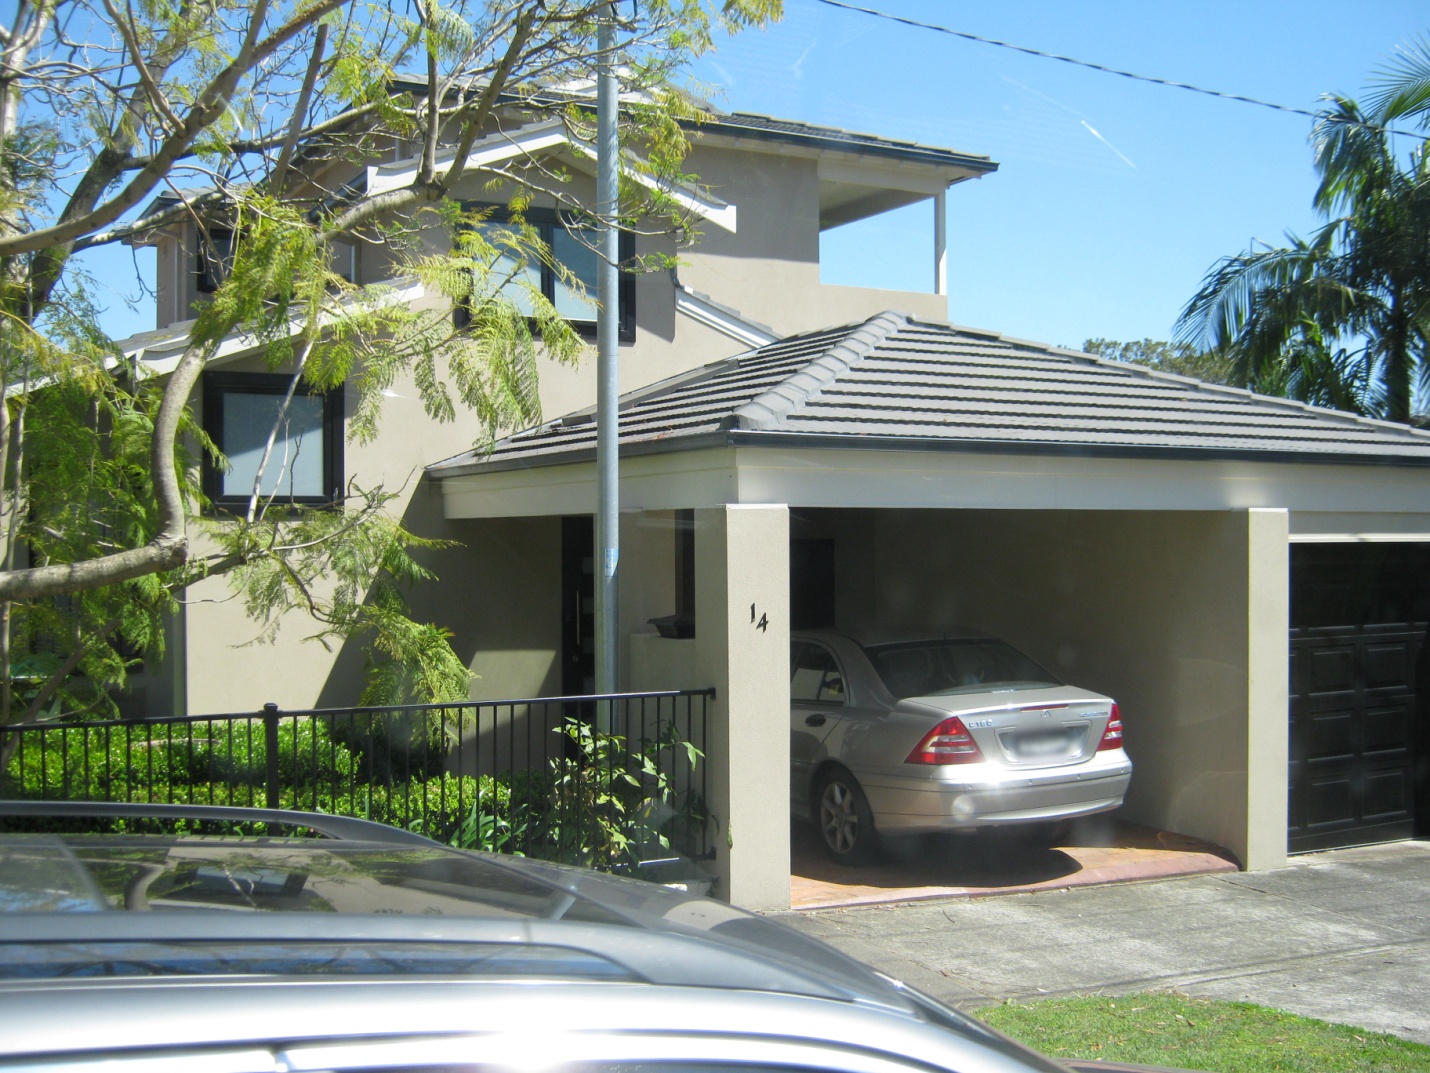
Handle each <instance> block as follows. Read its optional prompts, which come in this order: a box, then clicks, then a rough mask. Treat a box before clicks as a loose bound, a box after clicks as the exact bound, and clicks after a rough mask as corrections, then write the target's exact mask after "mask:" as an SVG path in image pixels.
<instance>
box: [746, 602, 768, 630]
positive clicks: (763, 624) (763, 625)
mask: <svg viewBox="0 0 1430 1073" xmlns="http://www.w3.org/2000/svg"><path fill="white" fill-rule="evenodd" d="M750 624H751V625H752V626H754V627H755V629H757V630H759V631H760V632H761V633H764V632H766V631H767V630H768V629H769V627H770V616H769V615H767V614H765V613H764V612H763V611H761V612H760V621H758V622H756V621H755V605H754V604H751V605H750Z"/></svg>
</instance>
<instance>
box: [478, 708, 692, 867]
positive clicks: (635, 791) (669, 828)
mask: <svg viewBox="0 0 1430 1073" xmlns="http://www.w3.org/2000/svg"><path fill="white" fill-rule="evenodd" d="M559 733H560V734H561V735H562V736H563V737H564V738H565V740H566V741H567V742H568V743H569V745H570V748H569V749H568V750H566V751H564V752H563V753H562V754H561V755H559V756H556V757H553V758H552V759H551V760H550V761H548V763H547V767H546V770H545V771H539V770H538V771H521V772H515V773H511V774H506V775H501V776H498V777H497V778H496V779H494V780H491V781H490V782H487V780H485V779H484V780H483V784H482V788H481V796H480V797H479V798H478V799H477V800H476V801H475V802H474V804H473V806H472V809H471V811H470V812H469V813H468V815H467V816H466V818H465V819H464V820H463V822H462V824H461V826H460V828H459V829H458V830H457V832H456V834H455V835H454V837H453V844H454V845H458V846H462V847H464V848H470V849H490V850H497V851H510V850H512V849H519V850H520V851H521V852H523V853H525V854H527V855H529V856H533V857H541V858H544V859H547V860H555V861H563V862H565V863H568V864H581V865H585V866H587V867H590V868H598V869H601V870H603V871H626V870H631V869H633V868H634V867H635V866H636V865H637V864H639V863H640V862H641V861H642V860H645V859H648V858H651V857H663V856H669V855H670V854H671V853H672V852H674V853H681V854H685V855H691V854H693V853H694V852H695V849H696V845H697V844H698V842H699V841H700V836H701V835H703V833H704V831H705V827H706V824H707V820H708V817H707V814H706V812H705V806H704V802H703V801H701V800H700V797H699V795H698V794H697V793H695V792H694V790H693V789H691V788H690V787H689V785H688V783H689V775H690V773H691V772H692V771H694V769H695V766H696V764H697V763H698V762H699V761H700V760H701V759H703V754H702V753H701V752H700V750H699V749H697V748H696V747H695V746H694V745H693V744H692V743H690V742H688V741H685V740H684V739H682V738H681V737H680V735H679V732H678V730H677V729H676V727H675V725H674V724H673V723H670V722H666V723H663V724H662V725H661V726H660V727H658V728H657V729H656V731H655V733H654V734H653V735H652V736H650V737H646V738H641V739H639V740H637V741H630V740H629V739H628V737H627V736H626V735H622V734H615V733H611V732H609V731H605V730H601V729H599V728H598V727H595V726H592V725H591V724H590V723H588V722H585V721H583V720H581V719H577V718H574V717H573V718H568V719H567V720H566V722H565V724H564V725H563V726H562V727H561V728H559ZM662 753H665V754H666V755H665V756H664V757H662V756H661V754H662ZM662 760H664V762H662Z"/></svg>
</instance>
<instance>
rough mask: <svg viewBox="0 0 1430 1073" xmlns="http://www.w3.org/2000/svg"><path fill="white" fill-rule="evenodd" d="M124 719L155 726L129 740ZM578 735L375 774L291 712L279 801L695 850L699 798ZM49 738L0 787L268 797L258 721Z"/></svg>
mask: <svg viewBox="0 0 1430 1073" xmlns="http://www.w3.org/2000/svg"><path fill="white" fill-rule="evenodd" d="M344 729H346V728H344ZM126 730H127V731H135V730H145V731H150V732H152V734H153V737H152V738H148V739H145V740H137V735H136V736H135V738H126V737H125V733H124V732H125V731H126ZM568 733H569V735H570V736H571V738H572V740H573V742H574V743H575V744H577V745H578V746H580V748H581V752H582V754H583V755H584V756H586V757H587V758H588V759H587V761H585V762H577V761H574V760H570V759H566V758H555V759H552V760H551V761H549V762H548V764H547V766H546V767H545V768H541V769H535V770H523V771H515V772H507V773H503V774H502V775H500V776H496V777H493V776H489V775H484V776H481V777H473V776H452V775H442V774H429V773H428V772H429V771H430V765H429V763H428V759H429V758H428V757H427V756H426V754H425V750H423V751H422V752H421V753H419V755H418V759H419V760H420V761H421V762H420V763H419V764H416V765H412V766H413V767H415V768H416V769H417V773H416V774H414V776H413V777H405V778H387V779H373V778H372V777H371V775H370V774H369V773H370V772H371V770H372V768H373V766H374V765H372V764H369V763H368V762H367V757H366V756H365V755H364V754H363V753H360V752H359V751H357V750H356V749H355V748H353V747H352V745H351V744H349V743H350V742H351V741H352V739H351V738H350V737H349V735H348V734H346V733H343V731H342V730H340V731H339V734H338V737H342V738H346V739H347V741H348V742H349V743H345V742H344V741H342V740H335V736H334V734H333V733H332V732H331V730H330V727H329V726H328V724H327V723H326V722H325V721H323V720H320V719H301V720H294V719H285V720H283V721H281V722H280V723H279V727H278V782H279V797H278V802H277V805H278V807H279V808H285V809H299V810H308V811H316V812H325V813H329V814H331V815H341V816H356V817H360V818H363V819H370V820H374V821H376V822H378V823H384V824H388V825H390V826H393V827H400V828H403V829H406V830H411V831H416V832H419V833H421V834H425V835H427V836H428V837H431V838H435V839H437V840H438V841H442V842H448V843H451V844H453V845H457V846H460V847H462V848H466V849H484V850H491V851H495V852H506V853H522V854H527V855H531V856H538V857H543V858H546V859H550V860H560V861H568V862H573V863H581V864H587V865H593V866H595V867H600V868H618V869H619V868H625V867H628V866H629V865H630V864H631V863H632V862H634V861H636V860H639V859H641V858H642V857H648V856H651V855H652V853H651V851H652V850H654V849H659V850H662V851H665V850H668V849H669V848H670V847H671V846H672V840H673V842H674V845H675V847H676V848H677V849H682V850H685V851H686V852H689V851H691V850H692V849H693V847H692V846H690V845H688V844H686V843H688V842H689V841H690V840H689V838H688V837H687V838H685V839H682V836H683V835H686V836H688V834H689V832H690V830H691V823H692V818H693V819H694V821H695V822H696V823H697V824H698V826H699V827H700V829H702V830H703V826H704V813H703V810H702V809H701V806H700V804H699V802H695V801H677V800H676V796H677V795H675V794H674V793H673V791H672V790H671V787H670V784H669V780H668V779H667V778H666V777H665V776H661V775H659V774H658V773H657V772H655V769H654V765H653V762H652V761H651V760H650V759H649V758H648V756H647V755H646V754H645V753H643V752H636V753H634V754H630V755H627V754H625V753H624V752H623V750H624V742H623V740H622V739H620V738H618V737H616V736H613V735H608V734H603V733H599V732H596V731H593V730H591V729H590V728H586V727H577V728H574V729H572V730H570V731H568ZM61 736H62V737H61ZM61 741H62V742H63V747H61ZM45 744H46V747H45V749H44V750H43V751H41V750H40V749H39V748H38V747H37V746H38V742H35V741H33V740H29V741H27V742H26V748H25V749H24V750H20V751H17V752H16V753H15V755H14V756H13V757H12V758H11V761H10V763H9V764H8V765H7V767H6V770H5V771H4V772H3V774H0V796H4V797H19V798H26V799H31V800H45V799H48V800H65V799H67V800H89V801H126V802H141V803H143V802H155V803H174V804H203V805H208V804H213V805H238V806H245V807H254V806H256V807H264V806H266V805H267V804H268V801H267V793H266V785H267V746H266V741H265V738H264V728H263V724H262V723H261V722H258V721H255V722H252V723H244V722H228V721H213V722H208V721H202V722H195V723H189V724H159V723H156V724H153V725H152V726H140V727H127V728H126V727H105V726H103V725H86V724H73V725H63V726H61V725H56V726H55V727H54V728H53V729H51V730H48V731H47V732H46V743H45ZM644 744H645V743H643V745H644ZM383 753H384V757H386V759H384V761H383V762H382V763H381V764H380V765H377V766H378V767H379V768H380V769H384V770H388V771H391V770H393V769H394V768H397V769H398V770H404V769H406V768H407V765H406V764H405V763H404V764H401V765H397V764H393V763H391V762H390V758H391V757H392V756H393V755H397V756H399V757H401V756H402V751H401V750H393V749H391V747H390V745H388V746H387V747H386V748H385V749H384V750H383ZM694 755H698V754H694ZM618 757H619V759H618ZM110 826H111V827H113V828H119V829H126V828H127V827H132V826H133V825H132V824H130V825H126V824H125V823H124V822H123V821H116V822H114V823H112V824H110ZM653 855H655V856H663V855H665V853H664V852H656V853H654V854H653Z"/></svg>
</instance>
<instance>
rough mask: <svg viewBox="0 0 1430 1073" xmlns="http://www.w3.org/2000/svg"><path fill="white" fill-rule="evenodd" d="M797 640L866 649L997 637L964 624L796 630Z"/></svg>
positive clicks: (794, 635)
mask: <svg viewBox="0 0 1430 1073" xmlns="http://www.w3.org/2000/svg"><path fill="white" fill-rule="evenodd" d="M790 636H791V637H792V638H793V639H795V640H804V639H808V640H816V641H825V642H831V641H832V642H836V643H837V642H838V641H839V640H846V641H853V642H855V643H856V644H858V645H860V646H862V647H864V648H875V647H877V646H879V645H893V644H918V643H919V642H921V641H996V640H998V638H996V637H994V636H993V635H992V634H989V633H984V632H982V631H980V630H974V629H969V628H967V627H964V626H915V627H905V628H900V629H861V630H854V631H850V632H847V633H846V632H842V631H839V630H795V631H794V632H793V633H791V635H790Z"/></svg>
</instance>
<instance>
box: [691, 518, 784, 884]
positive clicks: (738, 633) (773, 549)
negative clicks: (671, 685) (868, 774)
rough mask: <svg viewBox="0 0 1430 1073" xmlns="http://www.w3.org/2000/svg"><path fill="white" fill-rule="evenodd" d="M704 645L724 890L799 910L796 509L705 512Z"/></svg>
mask: <svg viewBox="0 0 1430 1073" xmlns="http://www.w3.org/2000/svg"><path fill="white" fill-rule="evenodd" d="M695 644H696V652H697V657H696V658H697V662H698V667H699V681H700V683H701V684H709V685H713V686H714V687H715V689H716V693H717V696H716V699H715V701H714V703H713V705H712V707H711V711H710V719H709V724H708V727H707V731H706V747H705V753H706V759H705V762H706V764H708V765H709V768H708V774H709V782H708V783H707V785H708V788H709V797H710V800H709V802H708V804H709V806H710V810H711V812H712V813H713V814H714V817H715V826H714V830H713V834H712V841H713V843H714V847H715V850H716V854H717V856H716V861H715V866H716V868H717V869H718V874H719V876H720V887H719V891H718V894H719V896H720V897H722V898H726V899H728V900H729V901H731V902H733V903H734V904H735V905H739V906H743V907H744V908H746V909H788V908H789V890H790V886H789V883H790V879H789V876H790V873H789V868H790V857H789V849H790V829H789V742H790V736H789V508H788V507H785V506H784V505H775V506H766V505H750V506H744V505H733V506H724V507H711V508H706V509H700V510H697V511H696V512H695Z"/></svg>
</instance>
